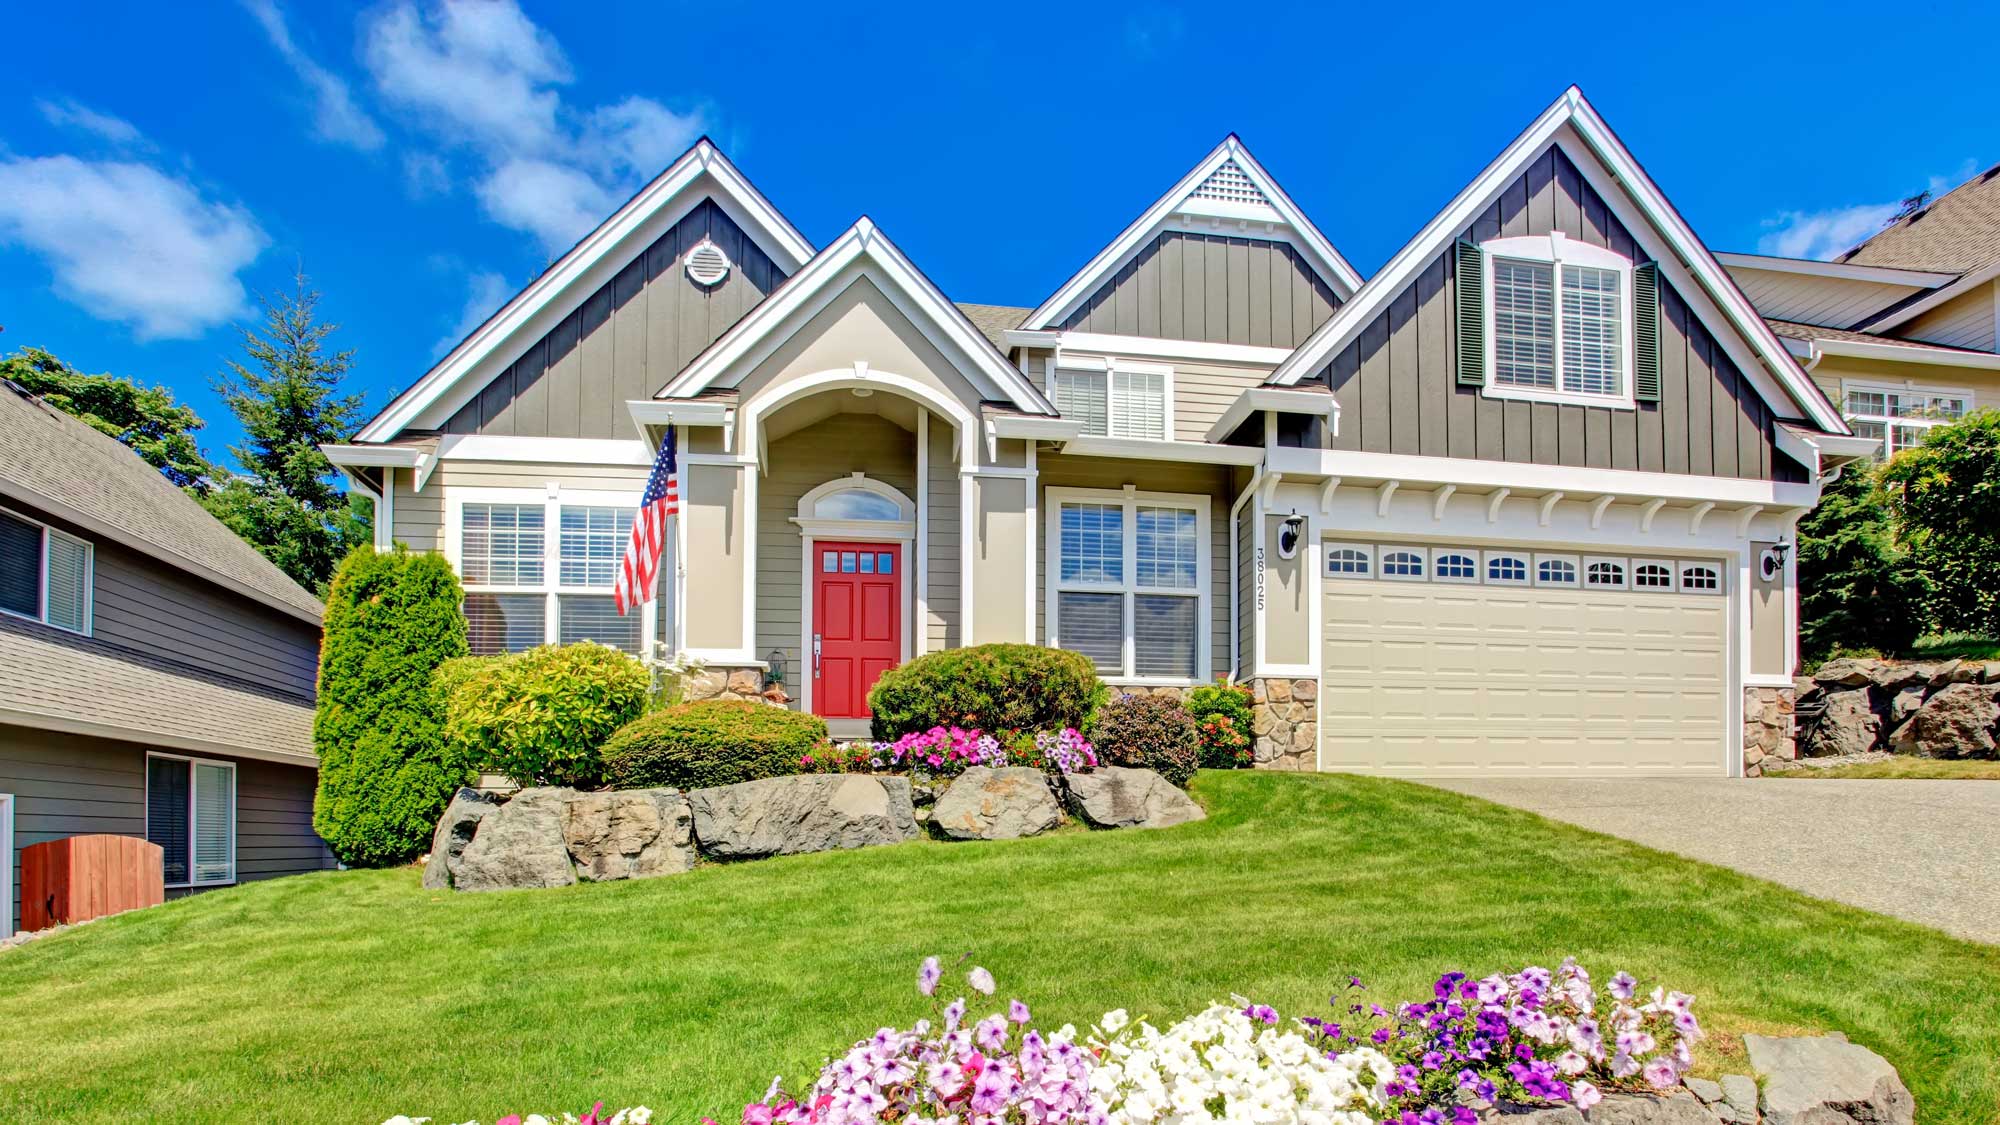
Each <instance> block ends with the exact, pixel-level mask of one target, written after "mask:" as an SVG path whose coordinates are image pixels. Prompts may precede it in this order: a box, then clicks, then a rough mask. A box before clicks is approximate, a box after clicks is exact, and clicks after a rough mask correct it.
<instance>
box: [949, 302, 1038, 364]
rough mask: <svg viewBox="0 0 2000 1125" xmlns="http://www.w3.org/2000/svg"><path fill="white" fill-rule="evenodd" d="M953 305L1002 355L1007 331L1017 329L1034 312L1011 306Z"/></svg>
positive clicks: (1004, 349)
mask: <svg viewBox="0 0 2000 1125" xmlns="http://www.w3.org/2000/svg"><path fill="white" fill-rule="evenodd" d="M955 303H956V304H957V305H958V310H959V311H960V312H962V313H964V314H965V318H966V319H967V320H970V321H971V322H972V325H973V327H975V328H977V329H979V332H980V334H981V335H983V336H985V337H986V338H987V339H989V340H991V341H993V346H994V347H996V348H999V349H1000V352H1001V354H1002V355H1005V354H1006V352H1007V336H1006V333H1007V330H1008V329H1009V328H1019V327H1020V326H1021V322H1022V321H1023V320H1026V319H1027V318H1028V314H1029V313H1031V312H1034V311H1035V310H1033V309H1017V308H1015V307H1014V306H1012V305H968V304H965V303H964V302H962V301H960V302H955Z"/></svg>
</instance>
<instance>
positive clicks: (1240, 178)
mask: <svg viewBox="0 0 2000 1125" xmlns="http://www.w3.org/2000/svg"><path fill="white" fill-rule="evenodd" d="M1188 198H1190V199H1212V200H1215V201H1216V202H1218V203H1247V204H1249V205H1251V206H1256V207H1269V206H1270V205H1271V201H1270V200H1268V199H1265V198H1264V193H1263V192H1261V191H1258V190H1257V185H1256V184H1253V183H1251V182H1250V177H1248V176H1246V175H1244V174H1243V169H1241V168H1238V167H1237V166H1236V162H1235V161H1234V160H1229V161H1225V162H1224V163H1223V165H1222V167H1220V168H1217V169H1216V170H1215V171H1214V172H1212V173H1210V175H1209V177H1208V179H1206V180H1203V181H1202V182H1201V186H1200V187H1198V188H1196V189H1194V191H1193V192H1192V193H1191V194H1190V195H1189V196H1188Z"/></svg>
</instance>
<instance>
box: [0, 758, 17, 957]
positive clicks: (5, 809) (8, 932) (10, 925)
mask: <svg viewBox="0 0 2000 1125" xmlns="http://www.w3.org/2000/svg"><path fill="white" fill-rule="evenodd" d="M14 863H15V860H14V795H13V794H12V793H0V938H6V937H12V936H13V934H14Z"/></svg>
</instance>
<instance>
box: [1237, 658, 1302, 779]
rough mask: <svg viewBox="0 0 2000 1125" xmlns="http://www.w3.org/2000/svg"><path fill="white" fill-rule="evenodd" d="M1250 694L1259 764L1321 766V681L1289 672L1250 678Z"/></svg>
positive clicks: (1298, 767) (1292, 767)
mask: <svg viewBox="0 0 2000 1125" xmlns="http://www.w3.org/2000/svg"><path fill="white" fill-rule="evenodd" d="M1250 696H1251V707H1250V713H1251V723H1250V730H1251V733H1252V734H1254V735H1256V737H1257V744H1256V746H1254V747H1253V748H1252V750H1251V753H1252V754H1253V755H1254V756H1255V758H1256V761H1257V767H1256V768H1258V769H1260V770H1293V771H1301V770H1302V771H1306V772H1312V771H1314V770H1317V769H1319V681H1318V680H1315V679H1309V678H1308V679H1295V678H1292V677H1290V676H1277V677H1267V678H1264V679H1256V680H1251V681H1250Z"/></svg>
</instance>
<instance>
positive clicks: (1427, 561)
mask: <svg viewBox="0 0 2000 1125" xmlns="http://www.w3.org/2000/svg"><path fill="white" fill-rule="evenodd" d="M1401 551H1409V552H1412V553H1414V554H1415V555H1416V556H1417V566H1418V567H1419V568H1420V569H1419V571H1418V572H1417V573H1416V574H1391V573H1389V556H1390V555H1392V554H1395V553H1397V552H1401ZM1375 577H1377V578H1380V579H1381V580H1383V581H1384V582H1429V581H1430V580H1431V551H1430V548H1429V547H1420V546H1418V545H1416V544H1414V543H1384V544H1382V545H1380V546H1378V547H1376V548H1375Z"/></svg>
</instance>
